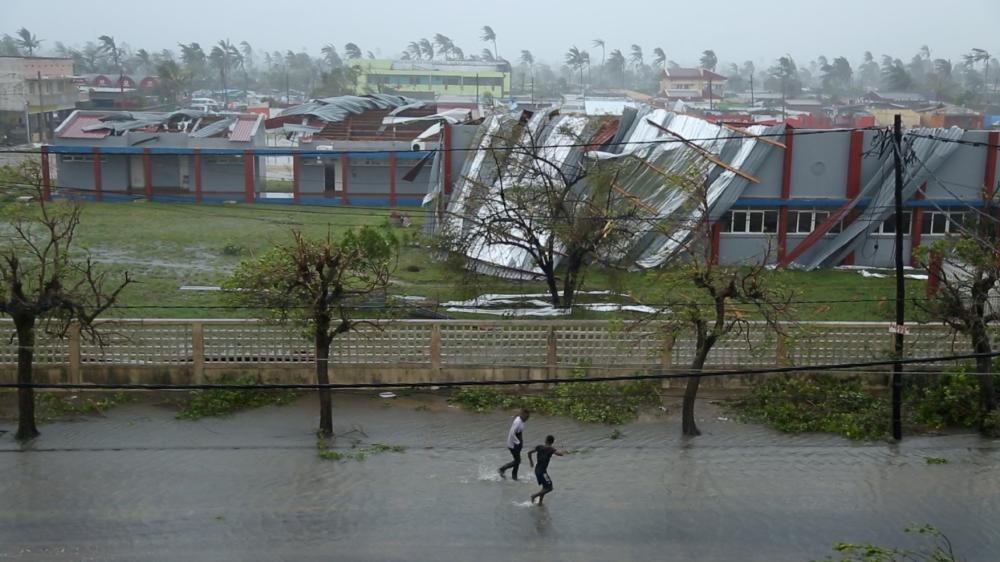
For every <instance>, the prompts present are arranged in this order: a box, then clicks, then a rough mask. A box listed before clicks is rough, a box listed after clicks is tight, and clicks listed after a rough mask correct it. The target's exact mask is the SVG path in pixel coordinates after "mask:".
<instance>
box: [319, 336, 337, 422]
mask: <svg viewBox="0 0 1000 562" xmlns="http://www.w3.org/2000/svg"><path fill="white" fill-rule="evenodd" d="M328 334H329V322H327V325H326V326H320V325H317V326H316V382H317V383H319V384H330V336H329V335H328ZM319 433H320V436H322V437H332V436H333V404H332V402H331V398H330V389H329V388H321V389H319Z"/></svg>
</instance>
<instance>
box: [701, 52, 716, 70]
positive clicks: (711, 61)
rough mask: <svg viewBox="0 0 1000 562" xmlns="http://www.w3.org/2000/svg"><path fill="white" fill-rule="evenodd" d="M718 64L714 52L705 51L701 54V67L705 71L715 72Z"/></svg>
mask: <svg viewBox="0 0 1000 562" xmlns="http://www.w3.org/2000/svg"><path fill="white" fill-rule="evenodd" d="M718 64H719V57H717V56H715V51H713V50H712V49H706V50H704V51H703V52H702V53H701V67H702V68H704V69H705V70H711V71H712V72H715V67H716V66H717V65H718Z"/></svg>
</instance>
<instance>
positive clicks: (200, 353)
mask: <svg viewBox="0 0 1000 562" xmlns="http://www.w3.org/2000/svg"><path fill="white" fill-rule="evenodd" d="M191 377H192V378H193V379H194V381H193V382H194V384H203V383H204V382H205V325H204V324H203V323H201V322H193V323H192V324H191Z"/></svg>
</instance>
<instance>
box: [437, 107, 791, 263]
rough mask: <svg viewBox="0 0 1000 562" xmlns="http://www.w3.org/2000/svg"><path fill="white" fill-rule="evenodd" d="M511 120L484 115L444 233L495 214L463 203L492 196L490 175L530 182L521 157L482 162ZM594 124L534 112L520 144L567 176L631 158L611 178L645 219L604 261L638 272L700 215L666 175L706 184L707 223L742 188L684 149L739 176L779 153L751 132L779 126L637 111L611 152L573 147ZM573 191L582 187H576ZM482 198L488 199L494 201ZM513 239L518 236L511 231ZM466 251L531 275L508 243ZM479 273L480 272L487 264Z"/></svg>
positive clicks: (672, 250) (671, 247)
mask: <svg viewBox="0 0 1000 562" xmlns="http://www.w3.org/2000/svg"><path fill="white" fill-rule="evenodd" d="M514 122H516V119H514V118H513V117H511V116H492V117H489V118H488V119H487V120H486V122H484V124H483V126H482V127H481V129H480V133H479V135H478V136H477V139H476V142H475V145H476V146H478V147H479V148H481V149H483V150H477V151H475V152H474V156H472V157H470V158H469V159H468V160H467V161H466V164H465V167H464V169H463V171H462V175H461V178H460V179H459V181H458V182H456V184H455V190H454V193H453V194H452V198H451V200H450V201H449V205H448V216H447V217H446V218H445V219H444V221H443V224H442V228H444V229H445V230H446V231H448V232H451V233H469V232H473V230H472V229H473V227H474V225H475V222H476V220H477V219H478V218H482V217H484V216H487V215H488V214H489V213H490V212H491V211H495V209H489V208H487V205H488V203H487V204H486V205H483V204H482V203H481V202H479V201H476V202H473V201H472V200H471V199H470V195H471V193H472V192H473V191H482V190H483V189H488V190H489V193H490V194H492V195H498V194H499V190H500V186H501V184H500V182H499V181H498V179H497V178H498V177H501V176H502V177H504V178H506V179H505V181H506V182H507V183H508V184H510V183H515V184H522V185H523V184H524V183H525V182H526V181H531V180H530V178H525V177H523V176H522V177H518V172H517V170H518V169H523V168H524V166H523V161H524V160H525V159H527V158H529V157H528V156H514V157H512V158H511V161H512V162H513V163H511V164H507V165H506V167H505V169H504V170H503V171H502V174H501V171H498V170H497V169H496V166H495V164H494V163H493V162H492V161H491V159H489V157H488V156H489V150H486V149H488V148H489V147H490V146H491V142H492V138H493V137H494V135H496V134H497V133H498V132H499V131H500V130H501V128H502V127H504V126H505V125H508V126H509V125H510V124H512V123H514ZM599 127H600V122H599V120H595V119H591V118H587V117H583V116H577V115H573V116H568V115H558V114H553V113H551V112H538V113H536V114H535V115H533V116H532V118H531V119H530V120H529V121H528V122H527V123H526V126H525V130H524V133H523V135H524V138H523V139H522V143H524V142H525V140H526V139H530V140H531V141H532V143H533V144H534V145H536V146H540V147H542V148H540V149H538V150H537V153H538V154H539V156H541V157H542V158H544V159H546V160H548V161H550V162H552V163H553V164H554V165H555V166H557V167H559V168H560V169H561V170H562V171H563V172H564V173H567V174H569V175H572V174H574V173H575V171H576V170H577V167H578V166H579V165H580V163H581V161H582V160H583V159H584V158H598V159H622V158H629V157H632V156H635V157H638V159H635V160H634V161H635V165H634V166H630V167H628V170H629V172H628V173H627V174H626V175H622V176H619V178H618V183H619V184H620V185H621V187H622V189H624V190H626V191H627V192H628V193H629V194H630V195H631V196H634V197H636V198H637V199H638V200H640V201H641V204H642V208H643V209H644V210H645V212H646V213H648V214H649V215H651V216H649V217H645V219H647V220H641V221H638V222H637V223H636V225H635V227H636V230H637V234H636V235H635V236H634V237H633V239H632V240H630V241H628V242H627V243H625V244H624V245H623V246H622V247H619V248H616V251H617V252H620V254H619V255H615V256H605V257H606V258H608V259H610V260H612V261H618V262H620V263H622V264H623V265H629V266H633V265H634V266H636V267H640V268H649V267H656V266H659V265H662V264H663V263H665V262H666V261H667V260H669V259H670V258H671V257H673V256H674V255H675V254H676V253H677V251H678V250H679V249H680V248H681V246H682V245H683V243H684V242H685V240H686V239H687V238H688V237H689V236H690V229H691V227H692V226H693V225H694V224H695V223H696V222H697V221H698V219H699V218H700V217H701V213H702V211H701V209H700V207H699V206H698V205H697V202H696V201H694V200H693V199H692V197H691V196H690V194H689V193H688V192H687V191H686V190H684V189H683V188H681V187H677V186H676V185H674V184H673V183H671V182H669V181H668V180H667V179H666V178H665V177H664V176H665V175H666V176H667V177H669V176H670V175H682V174H684V175H688V174H692V173H693V174H695V176H696V177H701V178H702V180H701V181H703V182H707V183H708V203H709V218H710V219H711V220H715V219H717V218H718V217H720V216H722V214H723V213H725V212H726V211H727V210H728V209H729V207H730V206H731V205H732V204H733V203H734V202H735V201H736V200H737V199H739V197H740V196H741V195H742V194H743V190H744V189H745V188H746V186H747V185H748V183H749V180H747V179H746V178H743V177H741V176H739V175H737V174H735V173H733V172H732V171H729V170H725V169H723V168H721V167H719V166H717V165H715V164H713V163H711V162H709V161H708V160H706V159H705V158H703V157H702V155H701V154H700V152H699V150H698V149H696V148H694V147H692V146H691V145H696V146H697V147H699V148H700V149H701V150H704V151H708V152H710V153H712V154H714V155H716V156H717V157H718V158H720V159H721V160H723V161H725V162H727V163H728V165H729V166H731V167H733V168H736V169H738V170H740V171H741V172H744V173H747V174H749V175H753V174H754V172H755V171H756V170H757V169H759V167H760V165H761V164H762V163H763V162H764V161H765V160H766V159H767V157H768V156H769V155H770V154H772V153H773V152H774V151H775V150H780V149H777V148H775V147H774V146H773V145H771V144H768V143H764V142H761V141H760V140H758V139H756V138H755V137H754V135H761V134H768V135H770V134H779V133H780V132H782V131H783V130H784V126H777V127H768V128H765V127H753V128H751V129H749V130H748V131H747V133H748V134H746V135H740V134H734V132H733V131H731V130H729V129H726V128H724V127H722V126H719V125H715V124H712V123H709V122H707V121H704V120H702V119H698V118H695V117H690V116H685V115H677V114H674V113H670V112H667V111H664V110H651V109H650V108H642V109H639V110H637V111H629V112H626V114H625V115H623V117H622V123H621V126H620V128H619V130H618V132H617V134H615V136H614V138H613V140H612V143H611V148H610V150H612V151H614V152H591V153H588V154H584V147H582V146H581V145H582V144H583V143H581V142H580V140H579V139H581V138H588V135H587V134H586V132H587V131H588V130H589V131H590V132H591V133H593V132H595V131H596V130H598V129H599ZM662 129H667V130H670V131H672V132H674V133H676V134H678V135H680V136H682V137H684V138H686V139H693V140H692V141H691V145H689V144H687V143H683V142H679V141H678V140H677V139H676V138H675V137H672V136H669V135H667V134H666V133H664V132H663V130H662ZM529 135H530V136H529ZM661 141H665V142H661ZM532 143H528V145H530V144H532ZM523 145H524V144H522V146H523ZM553 173H555V172H554V170H553ZM580 188H582V189H587V188H588V187H587V186H586V185H585V184H581V185H580ZM438 193H439V192H437V191H435V192H433V193H432V194H430V195H428V198H427V200H426V201H425V203H426V202H430V201H431V200H433V199H434V198H436V197H437V195H438ZM486 199H487V201H490V200H494V199H495V197H487V198H486ZM477 205H482V206H477ZM650 218H655V219H656V220H657V221H658V222H659V224H660V225H661V227H664V228H666V226H664V225H669V230H666V231H656V230H654V229H652V228H651V226H650V225H651V222H650V221H649V220H648V219H650ZM513 234H514V235H515V236H518V235H519V233H517V232H514V233H513ZM466 254H467V256H468V257H470V258H472V259H473V260H477V261H478V262H480V263H481V264H483V265H484V266H496V267H500V268H506V269H508V270H515V271H522V272H537V269H536V266H535V264H534V263H533V261H532V259H531V256H530V255H528V253H527V252H526V251H524V250H522V249H520V248H517V247H514V246H510V245H505V244H492V243H489V242H488V241H487V240H485V239H484V238H483V237H481V236H479V237H474V238H473V240H472V241H471V244H470V246H469V247H468V250H467V251H466ZM481 269H484V270H488V267H484V268H481Z"/></svg>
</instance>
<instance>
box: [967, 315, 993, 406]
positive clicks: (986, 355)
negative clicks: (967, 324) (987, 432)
mask: <svg viewBox="0 0 1000 562" xmlns="http://www.w3.org/2000/svg"><path fill="white" fill-rule="evenodd" d="M972 345H973V348H974V349H975V352H976V354H977V355H979V357H976V372H977V374H978V375H979V405H980V407H981V408H982V410H983V414H984V415H985V414H988V413H990V412H992V411H993V410H995V409H996V408H997V394H996V389H995V388H994V387H993V357H990V354H991V353H992V352H993V351H992V346H991V345H990V338H989V335H988V334H987V333H986V327H985V326H983V325H982V324H979V325H977V326H976V328H974V329H973V331H972Z"/></svg>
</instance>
